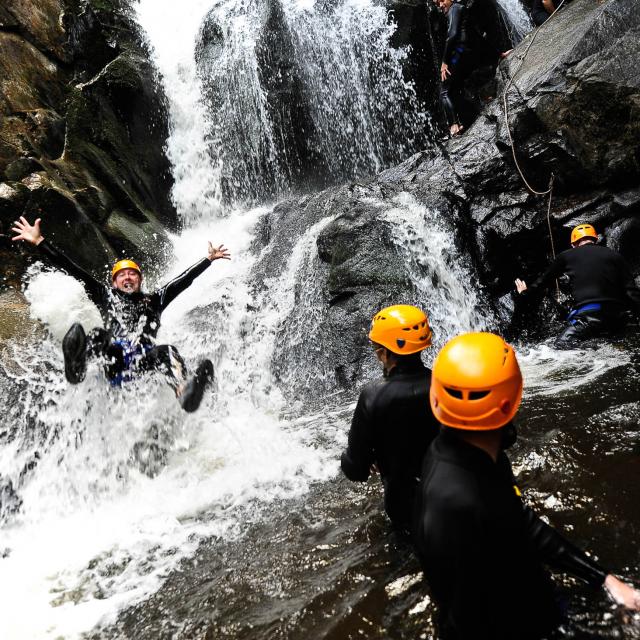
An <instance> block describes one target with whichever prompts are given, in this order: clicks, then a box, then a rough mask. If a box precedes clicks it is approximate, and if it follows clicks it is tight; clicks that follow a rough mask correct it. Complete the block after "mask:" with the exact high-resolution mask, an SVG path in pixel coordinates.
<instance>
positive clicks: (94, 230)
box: [0, 0, 178, 286]
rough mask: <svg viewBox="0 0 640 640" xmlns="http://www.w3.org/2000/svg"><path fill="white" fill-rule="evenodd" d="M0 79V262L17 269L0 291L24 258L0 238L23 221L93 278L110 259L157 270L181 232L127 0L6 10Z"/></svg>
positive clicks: (159, 118) (18, 0)
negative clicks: (170, 234)
mask: <svg viewBox="0 0 640 640" xmlns="http://www.w3.org/2000/svg"><path fill="white" fill-rule="evenodd" d="M0 78H2V80H1V81H0V253H1V254H2V259H3V262H6V263H8V264H14V265H17V267H16V268H15V269H13V270H11V271H9V272H8V273H4V274H3V276H4V279H5V281H4V282H3V283H0V286H2V284H7V283H12V284H14V285H15V284H17V280H16V276H18V277H19V276H20V273H21V271H22V269H21V268H19V265H24V263H25V261H27V260H29V259H30V255H31V253H32V252H30V251H29V250H28V249H24V247H16V245H13V246H11V242H10V241H9V240H8V237H9V236H10V235H11V232H10V227H11V222H12V221H13V220H15V219H16V218H17V217H18V216H20V215H24V216H25V217H26V218H27V219H29V220H30V221H33V219H34V218H36V217H41V218H42V220H43V223H42V224H43V233H44V234H45V235H46V236H47V237H49V238H51V239H53V241H54V242H56V243H57V244H58V245H60V246H61V247H62V248H63V249H65V250H67V251H69V253H70V254H71V255H73V256H74V257H75V258H76V259H77V260H78V262H79V263H81V264H82V265H83V266H85V267H86V268H88V269H89V270H92V271H94V272H95V273H96V275H97V276H99V277H102V276H103V275H104V273H105V265H106V264H108V263H110V262H111V261H112V260H113V259H114V258H115V257H116V256H118V255H124V254H127V255H131V256H135V257H136V258H137V259H140V260H141V261H142V262H143V264H144V263H145V261H148V262H150V263H157V262H158V261H161V260H162V258H163V257H164V255H165V251H166V247H167V243H166V235H165V231H164V228H165V227H170V228H176V227H177V224H178V221H177V217H176V213H175V210H174V208H173V206H172V204H171V201H170V189H171V185H172V178H171V173H170V167H169V164H168V161H167V159H166V157H165V155H164V152H163V146H164V143H165V140H166V137H167V121H166V115H165V104H164V97H163V94H162V93H161V91H160V89H159V85H158V82H157V77H156V73H155V71H154V69H153V67H152V65H151V64H150V62H149V60H148V53H147V50H146V48H145V46H144V43H143V42H142V40H141V39H140V37H139V35H138V33H137V27H136V25H135V23H134V21H133V19H132V17H131V15H130V9H129V4H128V0H90V1H89V2H77V0H42V1H39V2H33V1H29V0H8V1H7V2H5V3H3V8H2V9H1V10H0ZM152 237H153V238H154V241H150V239H151V238H152ZM17 252H22V256H20V257H16V253H17ZM145 266H147V268H149V267H152V265H151V264H150V265H145ZM158 266H159V265H158ZM152 270H153V269H152Z"/></svg>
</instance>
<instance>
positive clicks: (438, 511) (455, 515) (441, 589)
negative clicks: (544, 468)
mask: <svg viewBox="0 0 640 640" xmlns="http://www.w3.org/2000/svg"><path fill="white" fill-rule="evenodd" d="M422 478H423V479H422V481H421V485H420V490H419V496H418V515H419V517H418V522H417V526H416V547H417V551H418V556H419V558H420V561H421V563H422V567H423V570H424V575H425V579H426V580H427V582H428V584H429V586H430V589H431V593H432V596H433V599H434V601H435V603H436V604H437V606H438V627H439V632H440V636H439V637H441V638H443V639H445V640H516V639H517V640H534V639H535V640H537V639H539V638H542V637H543V636H544V635H545V634H546V633H548V632H549V631H550V630H552V629H553V628H554V627H555V626H556V625H557V624H558V623H559V622H560V621H561V614H560V610H559V606H558V603H557V600H556V597H555V590H554V586H553V583H552V580H551V577H550V575H549V573H548V572H547V571H546V570H545V569H544V567H543V563H545V564H548V565H550V566H551V567H553V568H554V569H557V570H560V571H563V572H568V573H571V574H572V575H574V576H576V577H578V578H580V579H582V580H585V581H586V582H587V583H589V584H590V585H592V586H594V587H600V586H602V584H603V582H604V579H605V577H606V575H607V572H606V571H605V570H603V569H602V568H601V567H600V566H599V565H598V564H597V563H596V562H594V561H593V560H591V559H590V558H589V557H588V556H587V555H586V554H585V553H583V552H582V551H580V550H579V549H578V548H576V547H575V546H574V545H572V544H571V543H570V542H569V541H567V540H566V539H565V538H564V537H563V536H562V535H560V534H559V533H558V532H557V531H556V530H555V529H553V528H552V527H550V526H549V525H547V524H546V523H545V522H544V521H543V520H541V519H540V517H538V516H537V515H536V514H535V513H534V512H533V511H532V510H531V509H530V508H529V507H527V506H525V505H524V504H523V503H522V500H521V498H520V497H519V496H518V493H517V492H516V488H515V483H514V478H513V472H512V470H511V464H510V463H509V460H508V458H507V456H506V454H505V453H504V452H503V453H501V454H500V455H499V457H498V461H497V463H494V462H493V460H492V458H491V457H490V456H489V455H488V454H487V453H485V452H484V451H482V450H481V449H479V448H477V447H475V446H473V445H471V444H468V443H466V442H464V441H463V440H461V439H460V438H459V437H458V436H457V435H456V434H455V432H454V430H452V429H443V431H442V433H441V434H440V435H439V436H438V437H437V438H436V439H435V440H434V442H433V444H432V445H431V447H430V449H429V452H428V453H427V455H426V457H425V461H424V469H423V473H422Z"/></svg>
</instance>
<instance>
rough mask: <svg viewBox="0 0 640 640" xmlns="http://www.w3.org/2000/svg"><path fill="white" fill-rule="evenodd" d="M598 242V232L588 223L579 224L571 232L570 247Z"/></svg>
mask: <svg viewBox="0 0 640 640" xmlns="http://www.w3.org/2000/svg"><path fill="white" fill-rule="evenodd" d="M597 241H598V232H597V231H596V230H595V227H594V226H593V225H591V224H588V223H583V224H579V225H578V226H577V227H574V228H573V230H572V231H571V246H572V247H579V246H581V245H583V244H586V243H589V244H595V243H596V242H597Z"/></svg>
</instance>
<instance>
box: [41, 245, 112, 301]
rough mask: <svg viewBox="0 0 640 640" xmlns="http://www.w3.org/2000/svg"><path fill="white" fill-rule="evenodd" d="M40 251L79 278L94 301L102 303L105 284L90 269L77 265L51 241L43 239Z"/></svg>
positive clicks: (55, 263)
mask: <svg viewBox="0 0 640 640" xmlns="http://www.w3.org/2000/svg"><path fill="white" fill-rule="evenodd" d="M38 250H39V251H40V253H41V254H42V255H44V256H46V258H48V260H49V261H50V262H51V263H52V264H54V265H55V266H56V267H59V268H60V269H63V270H64V271H66V272H67V273H68V274H69V275H70V276H72V277H74V278H77V279H78V280H80V281H81V282H82V283H84V286H85V287H86V290H87V293H88V294H89V297H90V298H91V300H92V301H93V302H95V303H96V304H98V305H100V304H101V302H102V298H103V294H104V291H105V289H106V287H105V285H104V284H102V283H101V282H98V281H97V280H96V279H95V278H94V277H93V276H92V275H91V274H90V273H89V272H88V271H85V270H84V269H83V268H82V267H80V266H79V265H77V264H76V263H75V262H74V261H73V260H71V258H69V257H67V256H66V255H65V254H64V253H62V252H61V251H59V250H58V249H56V248H55V247H54V246H53V245H52V244H51V243H50V242H48V241H47V240H43V241H42V242H41V243H40V244H39V245H38Z"/></svg>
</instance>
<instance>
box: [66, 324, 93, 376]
mask: <svg viewBox="0 0 640 640" xmlns="http://www.w3.org/2000/svg"><path fill="white" fill-rule="evenodd" d="M62 353H63V355H64V374H65V376H66V378H67V380H68V381H69V382H70V383H71V384H78V383H79V382H82V381H83V380H84V376H85V374H86V372H87V335H86V334H85V332H84V329H83V328H82V325H81V324H79V323H78V322H76V323H74V324H73V325H71V328H70V329H69V331H67V334H66V335H65V337H64V339H63V340H62Z"/></svg>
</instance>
